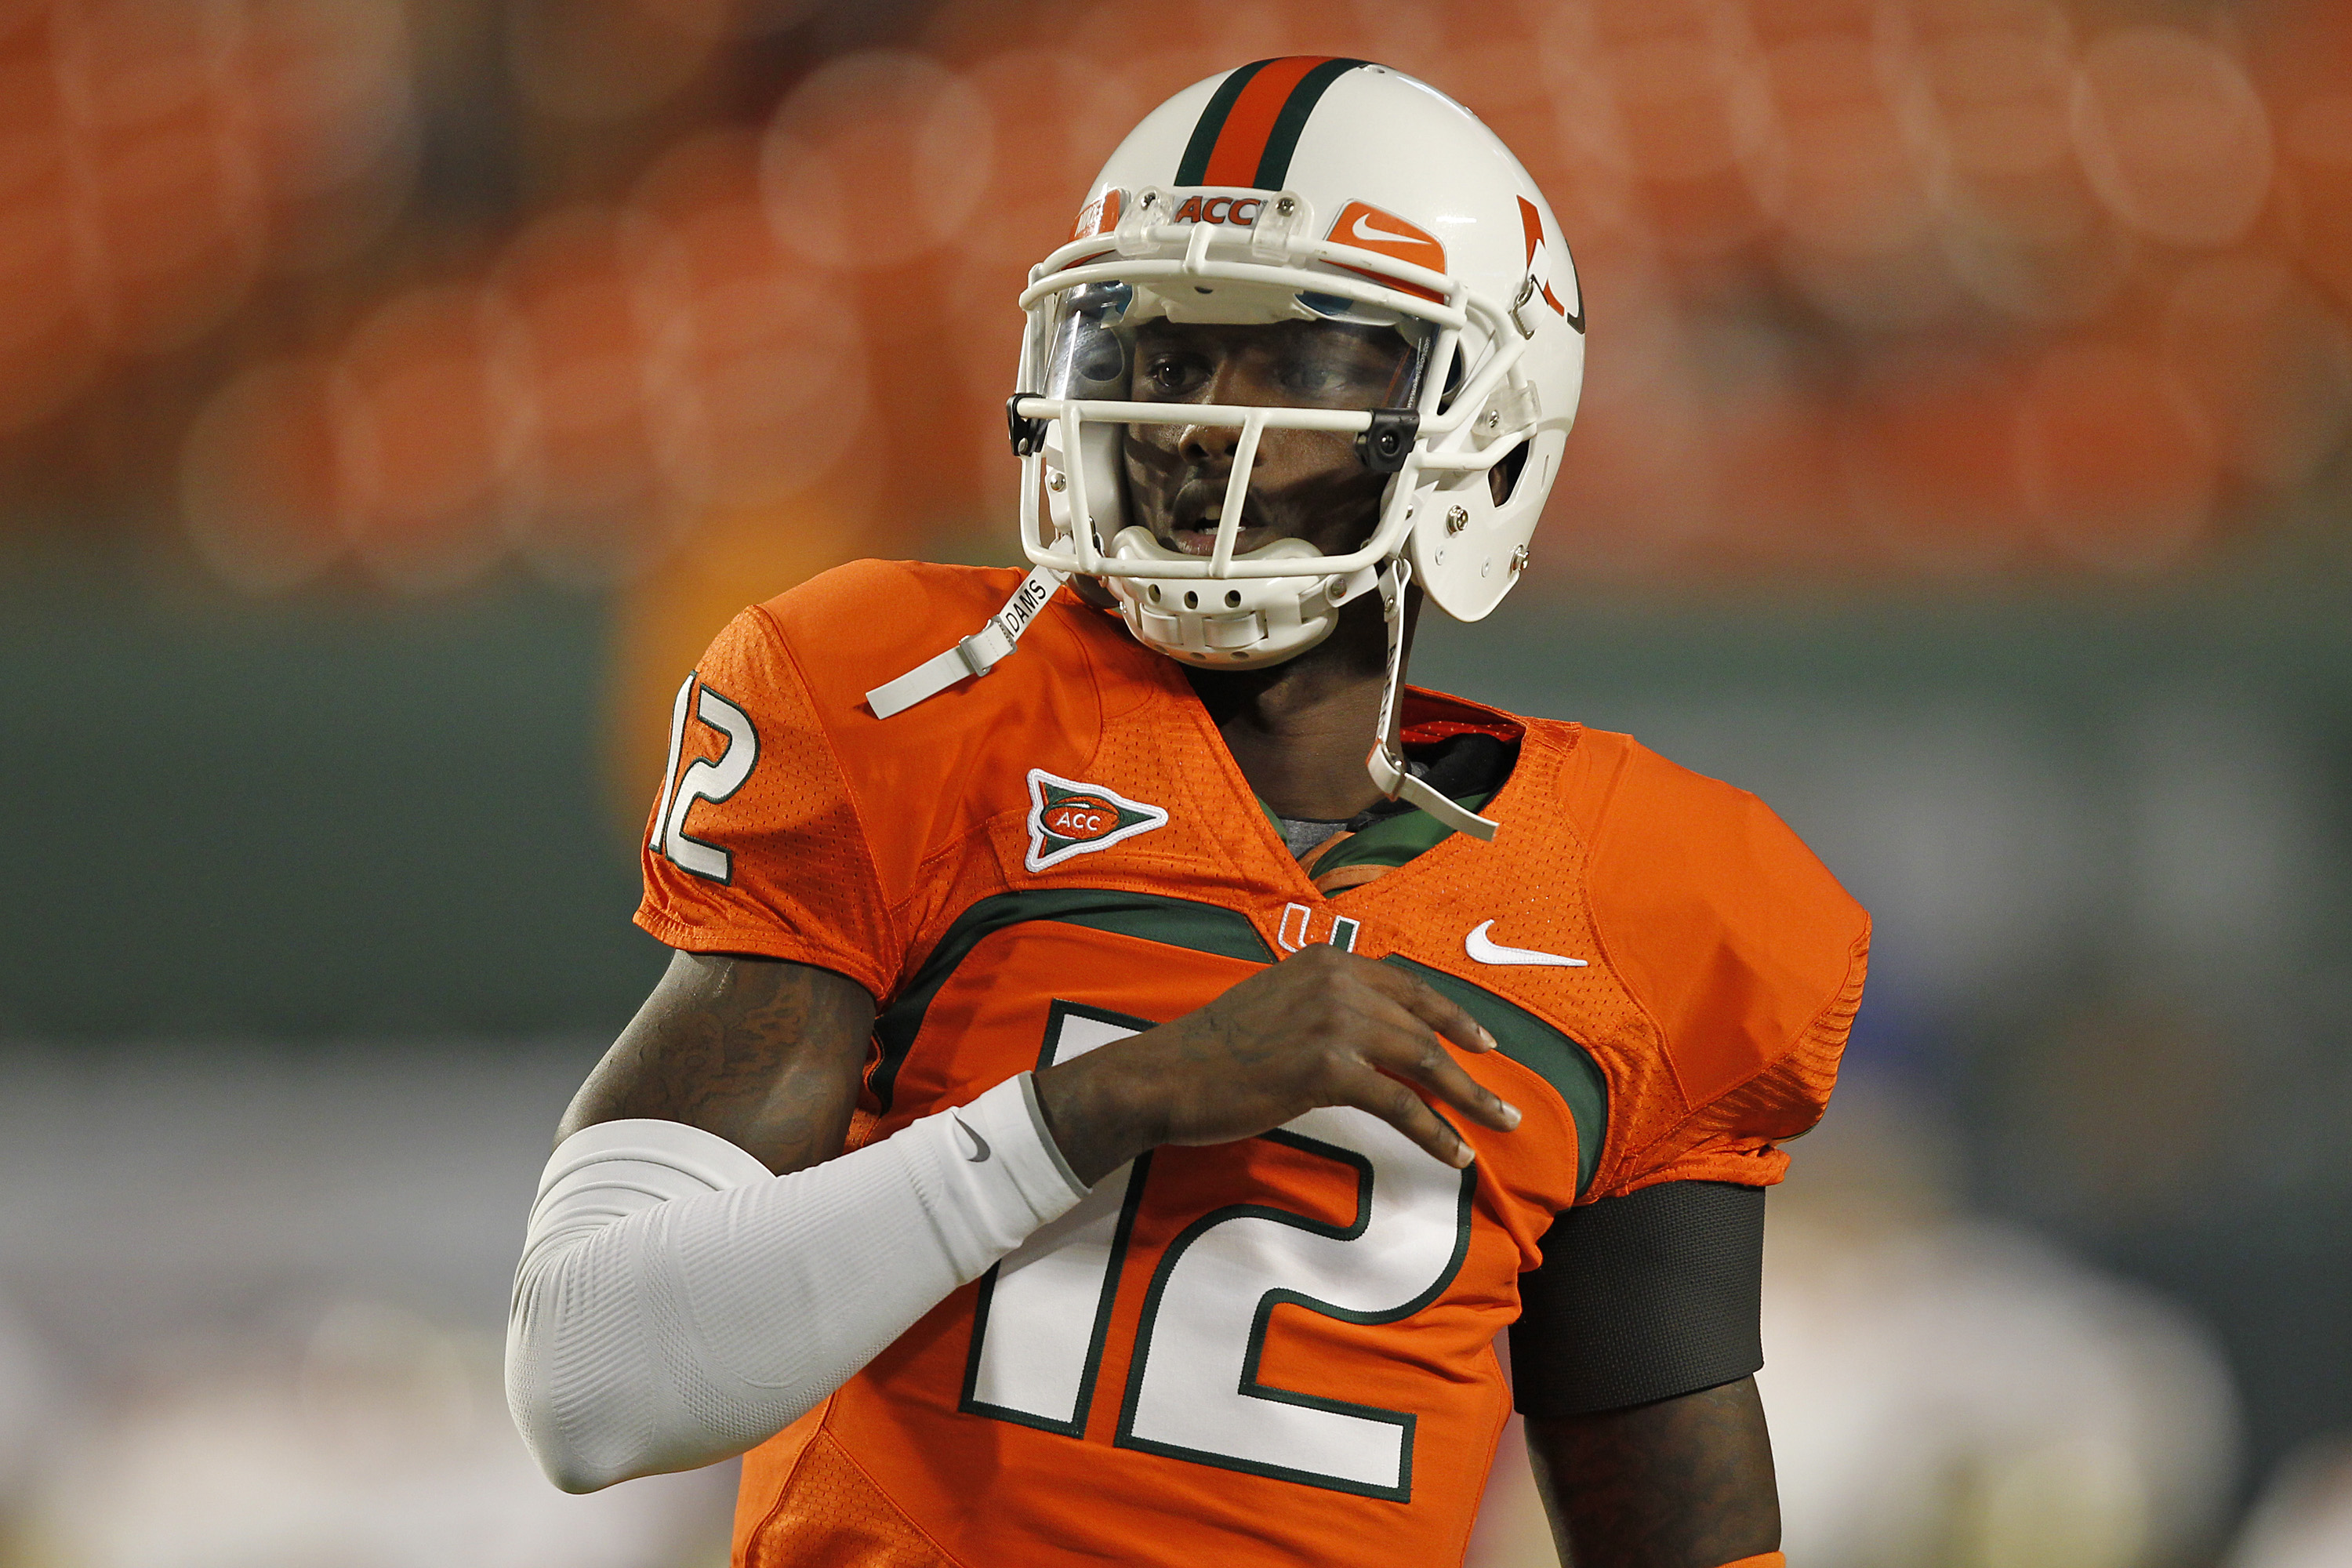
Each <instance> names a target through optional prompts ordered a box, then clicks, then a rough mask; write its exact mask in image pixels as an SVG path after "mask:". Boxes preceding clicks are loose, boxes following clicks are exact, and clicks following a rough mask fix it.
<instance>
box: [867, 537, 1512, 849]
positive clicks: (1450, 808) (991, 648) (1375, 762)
mask: <svg viewBox="0 0 2352 1568" xmlns="http://www.w3.org/2000/svg"><path fill="white" fill-rule="evenodd" d="M1067 581H1069V578H1068V576H1067V574H1064V573H1060V572H1056V571H1054V570H1053V569H1052V568H1050V567H1045V566H1039V567H1034V568H1033V569H1032V570H1031V571H1030V573H1029V575H1027V576H1026V577H1024V578H1022V579H1021V585H1020V586H1019V587H1017V588H1015V589H1013V596H1012V597H1011V598H1010V599H1007V600H1006V601H1005V602H1004V607H1003V609H1001V610H999V611H997V612H996V614H994V615H992V616H989V617H988V624H987V625H986V626H982V627H981V628H980V630H978V631H976V632H974V633H972V634H971V636H970V637H965V638H964V639H963V640H962V641H961V642H959V643H957V644H956V645H955V646H954V647H950V648H949V649H947V650H946V651H945V652H944V653H940V654H937V655H934V656H933V657H932V658H927V659H925V660H924V661H923V662H922V663H920V664H919V665H917V666H916V667H915V668H912V669H910V670H908V672H907V673H906V674H904V675H902V676H900V677H898V679H896V680H890V681H885V682H884V683H883V684H881V685H880V686H877V687H876V688H875V689H873V690H871V691H869V692H867V693H866V704H867V706H869V707H871V708H872V709H873V710H874V716H875V717H876V718H877V719H887V718H889V717H890V716H891V715H892V714H894V713H903V712H905V711H906V710H908V709H909V708H912V707H913V706H914V705H915V704H916V703H918V702H920V701H922V700H924V699H925V698H927V697H936V696H937V695H939V694H940V692H942V691H945V690H946V689H948V688H949V687H950V686H953V685H955V684H956V683H957V682H958V681H961V680H964V679H969V678H970V677H972V676H976V675H986V674H987V673H988V672H989V671H990V670H992V669H993V668H996V666H997V664H998V663H999V662H1001V661H1002V660H1003V658H1005V656H1006V655H1008V654H1010V653H1011V652H1012V651H1013V648H1014V647H1016V646H1017V645H1018V644H1019V643H1020V641H1021V634H1022V633H1023V632H1025V631H1027V630H1028V629H1029V627H1030V626H1031V625H1032V624H1033V623H1034V621H1035V620H1036V619H1037V612H1038V611H1040V610H1042V609H1044V608H1045V601H1047V600H1048V599H1051V598H1052V597H1053V596H1054V590H1055V589H1056V588H1059V587H1060V586H1061V585H1062V584H1064V583H1066V582H1067ZM1374 581H1375V582H1376V583H1377V584H1378V585H1379V587H1380V590H1381V618H1382V619H1383V620H1385V621H1386V622H1387V623H1388V635H1389V661H1388V678H1387V679H1386V680H1385V681H1384V682H1383V683H1382V685H1381V721H1380V731H1379V732H1378V733H1377V734H1376V735H1375V736H1374V737H1373V740H1372V750H1371V752H1370V755H1369V756H1367V757H1365V759H1364V767H1365V770H1366V771H1367V772H1369V773H1370V774H1371V775H1372V784H1373V785H1374V786H1375V787H1376V788H1378V789H1379V790H1380V792H1381V794H1382V795H1386V796H1388V798H1389V799H1391V800H1406V801H1410V802H1412V804H1413V805H1417V806H1419V807H1421V809H1422V810H1423V811H1425V812H1427V813H1429V815H1430V816H1433V817H1435V818H1437V820H1438V821H1440V822H1442V823H1444V824H1445V826H1448V827H1450V828H1452V829H1454V832H1456V833H1466V834H1468V835H1469V836H1470V837H1473V838H1476V839H1479V840H1481V841H1484V840H1488V839H1492V838H1493V837H1495V824H1494V823H1492V822H1490V821H1488V820H1487V819H1486V817H1483V816H1479V815H1478V814H1477V813H1475V812H1473V811H1467V810H1465V809H1464V808H1463V807H1461V806H1460V805H1455V804H1454V802H1453V801H1452V800H1449V799H1448V798H1446V797H1445V796H1444V795H1440V794H1438V793H1437V791H1435V790H1433V789H1432V788H1431V787H1430V786H1429V785H1428V784H1423V782H1422V781H1421V780H1419V779H1417V778H1415V777H1413V776H1412V770H1411V769H1409V768H1407V767H1406V766H1405V765H1404V759H1403V758H1402V756H1400V755H1398V754H1397V752H1396V751H1395V749H1394V748H1393V747H1391V745H1390V743H1389V735H1390V734H1391V731H1393V730H1394V728H1395V725H1396V710H1397V697H1398V695H1399V693H1401V692H1402V690H1403V689H1404V591H1405V587H1406V585H1407V584H1410V583H1411V582H1412V565H1411V563H1408V562H1406V561H1405V560H1403V559H1402V557H1391V558H1390V559H1389V560H1387V561H1385V562H1383V563H1381V565H1380V566H1379V567H1378V568H1377V569H1376V573H1375V577H1374ZM1349 597H1350V598H1352V597H1354V595H1349Z"/></svg>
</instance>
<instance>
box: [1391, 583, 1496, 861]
mask: <svg viewBox="0 0 2352 1568" xmlns="http://www.w3.org/2000/svg"><path fill="white" fill-rule="evenodd" d="M1411 582H1412V563H1410V562H1407V561H1406V560H1404V559H1403V558H1402V557H1401V556H1392V557H1391V558H1390V559H1389V560H1387V561H1384V562H1382V563H1381V567H1380V588H1381V616H1382V618H1384V619H1385V620H1386V621H1387V622H1388V628H1389V669H1388V679H1387V681H1386V682H1385V683H1384V684H1383V685H1382V686H1381V727H1380V730H1379V731H1378V732H1377V733H1376V734H1374V736H1373V737H1372V749H1371V752H1370V755H1368V756H1366V757H1365V758H1364V769H1365V771H1366V772H1368V773H1370V774H1371V775H1372V784H1373V786H1374V787H1375V788H1377V789H1378V790H1379V791H1380V792H1381V794H1382V795H1386V796H1388V797H1389V798H1390V799H1391V800H1406V801H1410V802H1412V804H1413V805H1417V806H1419V807H1421V809H1422V810H1423V811H1425V812H1427V813H1429V815H1430V816H1433V817H1435V818H1437V820H1438V821H1440V822H1442V823H1444V824H1445V826H1448V827H1450V828H1452V829H1454V832H1456V833H1466V834H1468V835H1469V836H1470V837H1473V838H1475V839H1478V840H1480V841H1482V842H1484V841H1486V840H1491V839H1492V838H1493V837H1495V824H1494V823H1492V822H1490V821H1488V820H1487V819H1486V818H1485V817H1483V816H1479V815H1478V814H1477V813H1475V812H1474V811H1469V810H1466V809H1465V808H1464V807H1462V806H1461V805H1456V804H1455V803H1454V801H1452V800H1450V799H1448V798H1447V797H1446V796H1444V795H1440V794H1439V793H1438V792H1437V791H1436V790H1434V789H1432V788H1431V787H1430V786H1429V785H1428V784H1424V783H1423V782H1422V781H1421V780H1419V779H1417V778H1415V777H1413V776H1412V770H1411V769H1410V768H1408V767H1406V766H1405V765H1404V758H1403V757H1402V756H1400V755H1399V754H1398V753H1397V752H1396V750H1395V748H1394V747H1393V746H1392V745H1391V742H1390V740H1389V737H1390V736H1391V735H1392V734H1394V733H1395V732H1396V706H1397V698H1398V695H1399V694H1400V693H1401V692H1402V690H1403V688H1404V591H1405V586H1406V584H1409V583H1411Z"/></svg>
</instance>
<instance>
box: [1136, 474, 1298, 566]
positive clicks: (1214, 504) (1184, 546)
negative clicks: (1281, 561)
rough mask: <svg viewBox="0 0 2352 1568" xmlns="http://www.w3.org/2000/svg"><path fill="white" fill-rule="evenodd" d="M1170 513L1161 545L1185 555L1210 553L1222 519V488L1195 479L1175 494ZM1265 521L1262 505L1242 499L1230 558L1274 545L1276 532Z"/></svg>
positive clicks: (1253, 496)
mask: <svg viewBox="0 0 2352 1568" xmlns="http://www.w3.org/2000/svg"><path fill="white" fill-rule="evenodd" d="M1171 510H1172V513H1173V515H1172V516H1171V518H1170V520H1169V528H1168V532H1167V535H1166V537H1165V538H1164V539H1163V540H1162V541H1161V542H1162V543H1164V544H1166V545H1167V546H1168V547H1169V548H1170V549H1171V550H1177V551H1181V552H1183V553H1184V554H1186V555H1208V554H1212V553H1213V552H1215V550H1216V548H1217V531H1218V528H1219V526H1220V525H1221V524H1222V523H1223V521H1224V515H1225V487H1224V484H1223V482H1222V481H1217V482H1214V483H1212V482H1209V481H1204V480H1200V479H1195V480H1193V481H1192V483H1191V484H1188V485H1186V486H1185V487H1184V488H1183V489H1181V490H1179V491H1178V492H1177V494H1176V504H1175V506H1174V507H1173V508H1172V509H1171ZM1276 537H1277V531H1276V529H1275V528H1274V527H1273V526H1272V525H1271V524H1269V523H1268V522H1266V521H1265V503H1264V502H1263V501H1262V500H1259V498H1258V497H1256V496H1255V495H1249V496H1246V497H1245V498H1244V500H1243V501H1242V516H1241V527H1240V529H1239V531H1237V532H1236V533H1235V534H1234V554H1236V555H1243V554H1246V553H1247V552H1250V551H1253V550H1255V549H1258V548H1259V547H1260V546H1263V545H1266V544H1271V543H1273V542H1274V541H1275V539H1276Z"/></svg>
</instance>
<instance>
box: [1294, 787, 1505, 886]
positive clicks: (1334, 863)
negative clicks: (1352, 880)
mask: <svg viewBox="0 0 2352 1568" xmlns="http://www.w3.org/2000/svg"><path fill="white" fill-rule="evenodd" d="M1494 798H1495V795H1494V792H1493V791H1491V790H1489V791H1486V792H1484V793H1482V794H1478V795H1456V796H1454V803H1455V804H1456V805H1460V806H1461V807H1462V809H1463V810H1465V811H1484V810H1486V803H1487V802H1488V801H1490V800H1492V799H1494ZM1451 837H1454V829H1452V828H1450V827H1448V826H1445V824H1444V823H1442V822H1440V821H1438V820H1437V818H1435V817H1433V816H1430V815H1429V813H1427V812H1425V811H1423V810H1422V809H1421V808H1420V807H1419V806H1415V807H1413V809H1412V810H1411V811H1401V812H1399V813H1397V814H1396V815H1395V816H1383V817H1381V819H1380V820H1379V821H1378V822H1375V823H1373V824H1372V825H1371V826H1370V827H1367V828H1365V829H1364V830H1363V831H1362V832H1361V833H1357V834H1353V835H1350V836H1349V838H1348V840H1347V842H1346V843H1344V844H1341V845H1339V847H1337V848H1335V849H1333V850H1332V851H1331V852H1330V853H1329V854H1328V855H1326V856H1324V857H1323V858H1321V859H1320V860H1318V861H1316V862H1315V875H1317V876H1318V877H1320V876H1321V875H1323V874H1324V873H1325V872H1326V871H1336V870H1338V869H1339V868H1340V867H1342V866H1387V867H1391V868H1394V867H1398V866H1402V865H1403V864H1404V863H1405V862H1407V861H1408V860H1412V859H1415V858H1419V857H1421V856H1423V855H1426V854H1428V853H1429V852H1430V851H1431V850H1433V849H1434V848H1436V847H1438V846H1439V845H1441V844H1443V843H1444V842H1445V841H1446V840H1447V839H1449V838H1451Z"/></svg>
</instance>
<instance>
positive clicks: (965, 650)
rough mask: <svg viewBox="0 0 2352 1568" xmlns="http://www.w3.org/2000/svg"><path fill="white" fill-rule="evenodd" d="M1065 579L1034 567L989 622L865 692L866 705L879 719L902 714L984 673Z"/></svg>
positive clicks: (1007, 650) (1008, 650)
mask: <svg viewBox="0 0 2352 1568" xmlns="http://www.w3.org/2000/svg"><path fill="white" fill-rule="evenodd" d="M1068 581H1069V575H1068V574H1066V573H1062V572H1056V571H1055V570H1054V569H1053V568H1051V567H1049V566H1036V567H1032V568H1031V569H1030V572H1029V575H1027V576H1026V577H1024V578H1022V579H1021V585H1020V586H1019V587H1017V588H1015V589H1013V597H1011V598H1009V599H1007V600H1005V601H1004V608H1003V609H1001V610H999V611H997V612H996V614H994V615H992V616H989V617H988V624H987V625H985V626H982V627H981V628H980V630H978V631H976V632H974V633H972V634H971V636H970V637H965V638H964V639H963V640H962V641H961V642H959V643H957V644H956V645H955V647H951V648H949V649H948V650H947V651H946V652H945V653H940V654H934V655H933V656H932V657H930V658H927V659H925V660H924V661H923V662H922V663H920V664H919V665H917V666H915V668H912V669H910V670H908V672H907V673H906V674H904V675H902V676H900V677H898V679H896V680H886V681H884V682H883V683H882V684H881V685H879V686H877V687H876V688H875V689H873V690H871V691H869V692H867V693H866V706H867V707H869V708H871V709H873V710H874V717H876V718H877V719H887V718H888V717H890V715H892V714H893V713H903V712H905V711H906V710H908V709H909V708H912V707H913V706H914V705H915V704H916V703H918V702H920V701H921V700H923V699H925V698H926V697H936V696H938V695H939V694H940V692H942V691H945V690H946V689H948V688H949V687H950V686H953V685H954V684H955V683H956V682H957V681H959V680H961V679H964V678H965V677H967V676H973V675H986V674H987V673H988V672H989V671H990V670H992V669H994V668H996V666H997V664H998V663H999V661H1001V660H1002V659H1003V658H1004V657H1005V656H1006V655H1007V654H1009V653H1011V652H1012V651H1013V647H1015V646H1016V645H1017V644H1019V642H1020V641H1021V634H1022V633H1023V632H1025V631H1027V630H1028V629H1029V626H1030V624H1031V623H1032V622H1034V621H1035V620H1036V618H1037V612H1038V611H1040V610H1042V609H1044V608H1045V601H1046V600H1048V599H1050V598H1052V597H1053V596H1054V590H1055V589H1056V588H1058V587H1060V586H1061V585H1062V584H1065V583H1066V582H1068Z"/></svg>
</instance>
